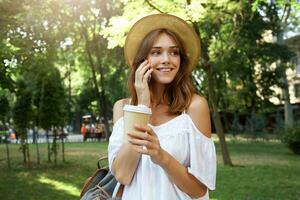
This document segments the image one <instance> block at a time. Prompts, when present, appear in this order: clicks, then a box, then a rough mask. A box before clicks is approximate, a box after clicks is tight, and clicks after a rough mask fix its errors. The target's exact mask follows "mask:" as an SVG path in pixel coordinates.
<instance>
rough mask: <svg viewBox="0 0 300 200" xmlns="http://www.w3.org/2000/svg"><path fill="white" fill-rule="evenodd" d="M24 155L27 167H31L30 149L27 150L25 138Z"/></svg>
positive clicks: (27, 145)
mask: <svg viewBox="0 0 300 200" xmlns="http://www.w3.org/2000/svg"><path fill="white" fill-rule="evenodd" d="M26 156H27V167H28V168H30V167H31V160H30V151H29V144H28V142H27V140H26Z"/></svg>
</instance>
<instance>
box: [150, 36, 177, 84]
mask: <svg viewBox="0 0 300 200" xmlns="http://www.w3.org/2000/svg"><path fill="white" fill-rule="evenodd" d="M147 59H148V61H149V63H150V65H151V68H152V69H153V72H152V79H153V80H154V81H155V82H157V83H161V84H168V83H171V82H172V81H173V80H174V78H175V76H176V74H177V72H178V71H179V67H180V53H179V47H178V45H177V43H176V42H175V40H174V39H173V38H172V37H171V36H170V35H168V34H166V33H164V32H163V33H161V34H159V35H158V36H157V38H156V39H155V41H154V43H153V45H152V47H151V49H150V51H149V53H148V56H147Z"/></svg>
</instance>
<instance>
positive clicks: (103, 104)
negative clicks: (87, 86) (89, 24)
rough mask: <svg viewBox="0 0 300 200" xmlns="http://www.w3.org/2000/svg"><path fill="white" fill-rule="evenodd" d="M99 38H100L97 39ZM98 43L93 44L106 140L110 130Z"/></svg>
mask: <svg viewBox="0 0 300 200" xmlns="http://www.w3.org/2000/svg"><path fill="white" fill-rule="evenodd" d="M99 40H100V39H99ZM99 46H100V44H99V45H97V44H96V46H95V52H96V57H97V64H98V66H99V72H100V86H101V92H100V102H101V104H100V105H101V111H102V116H103V122H104V133H105V139H106V141H108V140H109V136H110V131H109V122H108V117H107V113H108V112H107V103H106V98H105V89H104V88H105V87H104V69H103V65H102V62H101V58H100V54H101V52H100V49H99Z"/></svg>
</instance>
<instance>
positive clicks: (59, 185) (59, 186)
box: [38, 176, 81, 196]
mask: <svg viewBox="0 0 300 200" xmlns="http://www.w3.org/2000/svg"><path fill="white" fill-rule="evenodd" d="M38 181H39V182H40V183H44V184H48V185H51V186H52V187H54V189H56V190H62V191H64V192H66V193H68V194H71V195H74V196H79V194H80V191H81V190H80V189H78V188H77V187H74V186H73V185H71V184H69V183H64V182H61V181H57V180H54V179H50V178H47V177H45V176H39V179H38Z"/></svg>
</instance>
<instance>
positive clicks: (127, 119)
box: [123, 105, 151, 143]
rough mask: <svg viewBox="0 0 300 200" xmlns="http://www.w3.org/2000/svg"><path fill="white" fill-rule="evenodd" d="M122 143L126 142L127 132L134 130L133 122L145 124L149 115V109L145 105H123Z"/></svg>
mask: <svg viewBox="0 0 300 200" xmlns="http://www.w3.org/2000/svg"><path fill="white" fill-rule="evenodd" d="M123 110H124V136H123V141H124V143H127V142H128V135H127V133H129V132H131V131H136V130H135V128H134V125H135V124H140V125H147V124H148V122H149V117H150V115H151V109H150V108H148V107H147V106H143V105H138V106H133V105H125V106H124V108H123Z"/></svg>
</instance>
